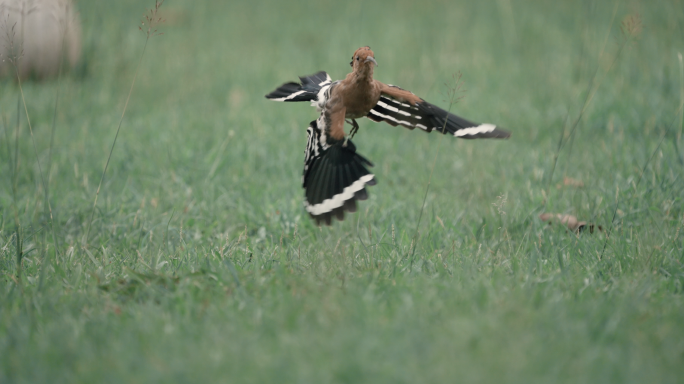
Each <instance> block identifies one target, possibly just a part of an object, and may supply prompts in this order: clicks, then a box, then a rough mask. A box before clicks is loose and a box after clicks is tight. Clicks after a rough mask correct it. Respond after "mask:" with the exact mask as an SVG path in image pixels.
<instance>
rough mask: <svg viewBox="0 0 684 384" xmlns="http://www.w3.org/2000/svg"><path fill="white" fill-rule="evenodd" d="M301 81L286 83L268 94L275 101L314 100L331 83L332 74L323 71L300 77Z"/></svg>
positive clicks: (267, 96)
mask: <svg viewBox="0 0 684 384" xmlns="http://www.w3.org/2000/svg"><path fill="white" fill-rule="evenodd" d="M299 80H300V81H301V83H295V82H291V83H285V84H283V85H281V86H280V87H278V89H276V90H275V91H273V92H271V93H269V94H268V95H266V98H267V99H269V100H273V101H314V100H316V99H317V98H318V92H319V91H320V90H321V88H323V87H325V86H326V85H330V83H332V80H331V79H330V76H329V75H328V74H327V73H325V72H323V71H321V72H318V73H316V74H314V75H311V76H304V77H300V78H299Z"/></svg>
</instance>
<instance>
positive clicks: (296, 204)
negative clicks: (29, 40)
mask: <svg viewBox="0 0 684 384" xmlns="http://www.w3.org/2000/svg"><path fill="white" fill-rule="evenodd" d="M153 5H154V4H153V2H152V1H147V2H144V3H141V2H140V1H136V0H125V1H124V0H119V1H111V2H101V1H100V2H95V1H86V0H82V1H79V2H78V8H79V11H80V16H81V19H82V21H83V34H84V39H83V43H84V52H83V58H84V61H83V63H82V64H81V65H79V66H78V68H76V69H75V70H74V71H72V72H70V73H68V74H66V75H65V76H64V77H62V78H61V81H59V82H58V81H57V80H53V81H48V82H31V81H28V82H24V83H22V86H23V92H24V95H25V99H26V107H27V109H28V112H29V114H30V118H31V123H32V129H33V137H34V139H35V147H34V142H33V141H32V138H31V135H30V132H29V129H28V125H27V124H26V118H25V115H24V114H23V113H24V111H23V104H21V102H20V100H21V99H20V92H19V87H18V84H17V83H16V81H12V80H10V79H4V80H0V120H1V121H2V124H0V131H1V133H0V382H2V383H38V382H49V383H94V382H111V383H152V382H160V383H161V382H163V383H169V382H197V383H200V382H207V383H208V382H253V383H263V382H292V383H361V382H368V383H382V382H387V383H428V382H434V383H444V382H480V383H513V382H516V383H517V382H520V383H550V382H553V383H578V382H593V383H599V382H600V383H605V382H614V383H645V382H651V383H656V382H657V383H675V382H681V380H682V377H684V299H683V297H682V293H683V289H684V287H683V284H684V265H683V263H684V246H683V241H684V228H683V226H684V209H683V206H682V200H683V197H684V194H683V193H682V190H683V189H684V178H683V176H684V160H683V159H684V140H682V137H681V136H682V119H681V112H682V111H681V106H682V103H683V102H684V85H682V84H684V74H682V64H681V59H679V58H678V53H684V39H682V36H684V3H682V1H664V0H663V1H660V0H657V1H648V2H647V1H617V2H603V1H590V0H583V1H564V2H556V1H554V2H542V1H532V0H519V1H510V0H499V1H486V2H473V1H430V2H414V1H377V2H363V1H328V0H319V1H315V2H314V1H310V2H309V1H299V2H295V1H288V2H286V1H275V0H272V1H260V2H253V1H230V2H222V1H215V2H210V1H190V0H184V1H181V0H177V1H171V0H169V1H167V2H166V3H165V4H164V5H163V7H162V11H164V16H163V17H164V18H166V22H165V23H163V24H162V25H161V26H160V27H159V28H158V29H159V31H160V32H163V33H164V34H163V35H161V36H158V37H154V38H152V39H151V40H150V41H149V45H148V46H147V50H146V52H145V56H144V58H143V61H142V64H141V66H140V69H139V71H140V72H139V75H138V78H137V81H136V83H135V88H134V90H133V94H132V96H131V100H130V103H129V105H128V109H127V111H126V116H125V118H124V120H123V124H122V127H121V132H120V134H119V137H118V140H117V142H116V146H115V148H114V151H113V154H112V158H111V162H110V164H109V169H108V171H107V174H106V177H105V179H104V183H103V185H102V189H101V192H100V195H99V197H98V202H97V206H96V209H95V211H94V216H93V217H94V219H93V221H92V227H91V229H90V232H89V233H88V236H87V238H86V233H87V232H88V226H89V222H90V216H91V209H92V207H93V202H94V199H95V194H96V190H97V188H98V183H99V181H100V177H101V175H102V170H103V167H104V164H105V162H106V160H107V156H108V154H109V151H110V148H111V146H112V142H113V139H114V135H115V133H116V129H117V125H118V123H119V118H120V117H121V113H122V110H123V108H124V103H125V101H126V96H127V94H128V90H129V88H130V86H131V81H132V79H133V76H134V73H135V71H136V68H137V63H138V60H139V58H140V55H141V53H142V50H143V45H144V44H145V35H144V33H142V32H140V31H139V30H138V23H139V19H140V17H141V16H142V15H143V13H144V11H145V7H148V8H149V7H151V6H153ZM363 45H370V46H371V47H372V48H373V50H374V51H375V53H376V59H377V60H378V63H379V67H378V68H377V70H376V78H377V79H379V80H381V81H383V82H386V83H391V84H396V85H400V86H401V87H403V88H406V89H409V90H411V91H413V92H414V93H416V94H418V95H420V96H421V97H423V98H425V99H426V100H428V101H431V102H433V103H435V104H438V105H440V106H442V107H445V108H446V107H448V106H449V101H448V100H447V99H448V92H449V89H454V87H455V85H454V84H455V83H454V78H455V77H457V76H458V73H460V74H461V75H462V77H461V88H460V91H459V92H458V93H457V97H460V96H463V97H462V98H461V99H460V100H459V101H458V103H457V104H456V105H454V106H453V107H452V111H454V112H455V113H457V114H459V115H462V116H464V117H466V118H469V119H472V120H475V121H478V122H490V123H495V124H498V125H501V126H503V127H506V128H507V129H509V130H511V131H512V132H513V136H512V137H511V139H510V140H503V141H494V140H479V141H478V140H474V141H466V140H457V139H455V138H450V137H446V136H441V135H438V134H436V133H432V134H429V135H428V134H424V133H421V132H412V131H408V130H405V129H402V128H399V127H391V126H389V125H381V124H375V123H373V122H370V121H368V120H363V121H360V124H361V129H360V131H359V133H358V134H357V135H356V137H355V138H354V142H355V144H356V146H357V149H358V151H359V153H361V154H362V155H364V156H366V157H368V158H369V159H370V160H371V161H373V162H374V163H375V167H374V168H373V171H374V173H375V175H376V177H377V179H378V181H379V182H378V185H376V186H374V187H372V188H370V189H369V192H370V195H371V197H370V199H369V200H367V201H365V202H362V203H361V204H360V209H359V212H357V213H355V214H352V215H348V216H347V219H346V220H345V221H344V222H336V223H334V225H333V226H332V227H322V228H319V227H317V226H316V225H315V224H314V222H313V221H311V220H310V219H309V218H308V217H307V215H306V214H305V211H304V209H303V207H302V195H303V192H302V190H301V186H300V183H301V170H302V165H303V151H304V147H305V144H306V127H307V124H308V122H309V121H311V120H313V119H314V118H315V117H316V115H315V111H314V110H313V109H312V108H310V107H309V106H308V105H306V104H283V103H274V102H270V101H267V100H265V99H264V97H263V96H264V94H266V93H267V92H269V91H271V90H272V89H273V88H275V87H276V86H278V85H280V84H281V83H283V82H285V81H292V80H296V76H298V75H307V74H312V73H314V72H316V71H318V70H326V71H328V72H329V73H330V74H331V76H332V77H333V78H335V79H339V78H342V77H343V76H345V75H346V73H348V71H349V69H350V68H349V64H348V62H349V57H350V56H351V54H352V53H353V52H354V50H355V49H356V48H358V47H360V46H363ZM58 91H59V104H58V108H57V115H56V116H57V117H56V121H55V136H54V144H53V145H52V150H51V147H50V142H51V128H52V124H53V112H54V108H55V97H56V94H57V92H58ZM18 114H19V115H20V116H19V117H18ZM17 122H18V123H17ZM34 148H35V149H34ZM36 150H37V152H36ZM39 164H40V167H39ZM433 167H434V168H433ZM41 171H42V174H43V178H44V182H43V179H42V178H41ZM431 174H432V177H431V179H430V175H431ZM429 181H430V182H429ZM428 183H429V191H428V193H427V196H426V195H425V191H426V187H427V186H428ZM45 186H47V189H48V193H49V202H50V207H51V209H52V219H50V216H49V215H48V214H47V213H46V212H47V210H46V198H45V195H46V190H45V189H46V188H45ZM424 197H426V198H425V205H424V209H423V210H422V217H421V206H422V205H423V200H424ZM544 212H546V213H562V214H571V215H574V216H576V217H577V218H578V219H580V220H585V221H587V222H590V223H593V224H594V232H593V233H589V231H588V230H587V231H584V232H583V233H581V234H580V235H577V234H575V233H573V232H571V231H566V230H565V229H564V228H563V227H562V226H561V225H558V224H555V225H552V226H548V225H547V224H546V223H543V222H542V221H541V220H539V218H538V216H539V214H541V213H544ZM17 223H18V224H19V226H17ZM598 226H600V227H601V230H599V229H598ZM416 231H417V232H416ZM17 235H19V236H17ZM17 238H20V239H21V240H22V241H21V245H22V246H21V248H20V249H21V251H22V252H23V253H22V264H21V271H19V269H18V268H17V258H18V257H17V253H18V248H19V247H18V245H19V244H18V242H17Z"/></svg>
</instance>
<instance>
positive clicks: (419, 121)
mask: <svg viewBox="0 0 684 384" xmlns="http://www.w3.org/2000/svg"><path fill="white" fill-rule="evenodd" d="M367 117H368V118H369V119H371V120H373V121H375V122H381V121H384V122H386V123H388V124H390V125H392V126H397V125H401V126H402V127H406V128H408V129H415V128H419V129H421V130H423V131H425V132H431V131H432V130H437V131H439V132H442V133H444V134H451V135H454V136H456V137H460V138H462V139H481V138H494V139H506V138H508V137H510V136H511V133H510V132H508V131H506V130H504V129H501V128H499V127H497V126H496V125H494V124H477V123H473V122H471V121H468V120H466V119H464V118H462V117H459V116H456V115H454V114H453V113H449V112H447V111H445V110H443V109H442V108H440V107H438V106H436V105H433V104H430V103H428V102H427V101H425V100H423V99H421V98H419V97H418V96H416V95H414V94H413V93H411V92H409V91H406V90H404V89H401V88H399V87H397V86H394V85H384V84H382V91H381V95H380V100H379V101H378V103H377V104H376V105H375V107H373V109H371V110H370V112H369V113H368V116H367Z"/></svg>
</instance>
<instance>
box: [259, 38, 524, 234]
mask: <svg viewBox="0 0 684 384" xmlns="http://www.w3.org/2000/svg"><path fill="white" fill-rule="evenodd" d="M349 64H350V65H351V67H352V72H351V73H350V74H348V75H347V77H346V78H345V79H344V80H338V81H334V82H333V81H332V80H331V78H330V76H329V75H328V74H327V73H325V72H323V71H321V72H318V73H316V74H314V75H311V76H305V77H300V78H299V79H300V83H295V82H290V83H285V84H283V85H281V86H280V87H278V89H276V90H275V91H273V92H271V93H269V94H268V95H266V98H267V99H270V100H275V101H287V102H290V101H309V102H311V105H312V106H314V107H316V109H317V111H318V112H319V113H320V116H319V117H318V119H316V120H314V121H312V122H311V123H309V127H308V128H307V134H308V140H307V144H306V151H305V155H304V174H303V177H302V186H303V187H304V190H305V193H304V196H305V201H304V207H305V209H306V211H307V212H308V213H309V215H310V216H311V217H312V218H313V219H314V220H316V223H317V224H318V225H320V224H321V223H322V222H324V223H325V224H327V225H330V224H331V222H332V217H333V216H334V217H336V218H337V219H338V220H344V212H345V211H349V212H355V211H356V201H357V200H366V199H367V198H368V193H367V191H366V186H372V185H375V184H376V180H375V175H373V174H372V173H370V172H369V171H368V168H367V166H368V167H372V166H373V164H372V163H371V162H370V161H368V160H367V159H366V158H364V157H363V156H361V155H359V154H357V153H356V147H355V146H354V143H352V141H351V140H350V139H351V137H353V136H354V134H355V133H356V132H357V131H358V129H359V125H358V123H357V122H356V119H360V118H362V117H367V118H369V119H370V120H372V121H375V122H381V121H384V122H386V123H388V124H390V125H392V126H397V125H400V126H402V127H406V128H408V129H411V130H413V129H415V128H419V129H420V130H422V131H425V132H431V131H432V130H437V131H441V132H442V133H444V134H449V135H453V136H456V137H459V138H462V139H480V138H495V139H505V138H508V137H510V135H511V134H510V133H509V132H508V131H506V130H503V129H501V128H500V127H497V126H495V125H493V124H476V123H473V122H470V121H468V120H466V119H464V118H462V117H459V116H456V115H454V114H452V113H449V112H447V111H445V110H443V109H442V108H439V107H438V106H436V105H433V104H430V103H428V102H427V101H425V100H423V99H421V98H420V97H418V96H416V95H414V94H413V93H411V92H409V91H406V90H404V89H401V88H399V87H397V86H394V85H388V84H383V83H381V82H379V81H377V80H375V79H373V71H374V69H375V67H376V66H377V65H378V62H377V61H376V60H375V54H374V53H373V51H372V50H371V49H370V47H361V48H359V49H357V50H356V52H354V55H353V56H352V61H351V63H349ZM345 122H346V123H348V124H350V125H351V126H352V129H351V130H350V133H349V136H347V135H346V134H345V131H344V124H345Z"/></svg>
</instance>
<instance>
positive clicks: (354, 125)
mask: <svg viewBox="0 0 684 384" xmlns="http://www.w3.org/2000/svg"><path fill="white" fill-rule="evenodd" d="M345 121H346V122H347V123H348V124H350V125H351V126H352V129H351V131H349V138H353V137H354V135H355V134H356V132H358V130H359V123H357V122H356V120H354V119H351V121H349V120H345ZM345 144H346V143H345Z"/></svg>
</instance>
